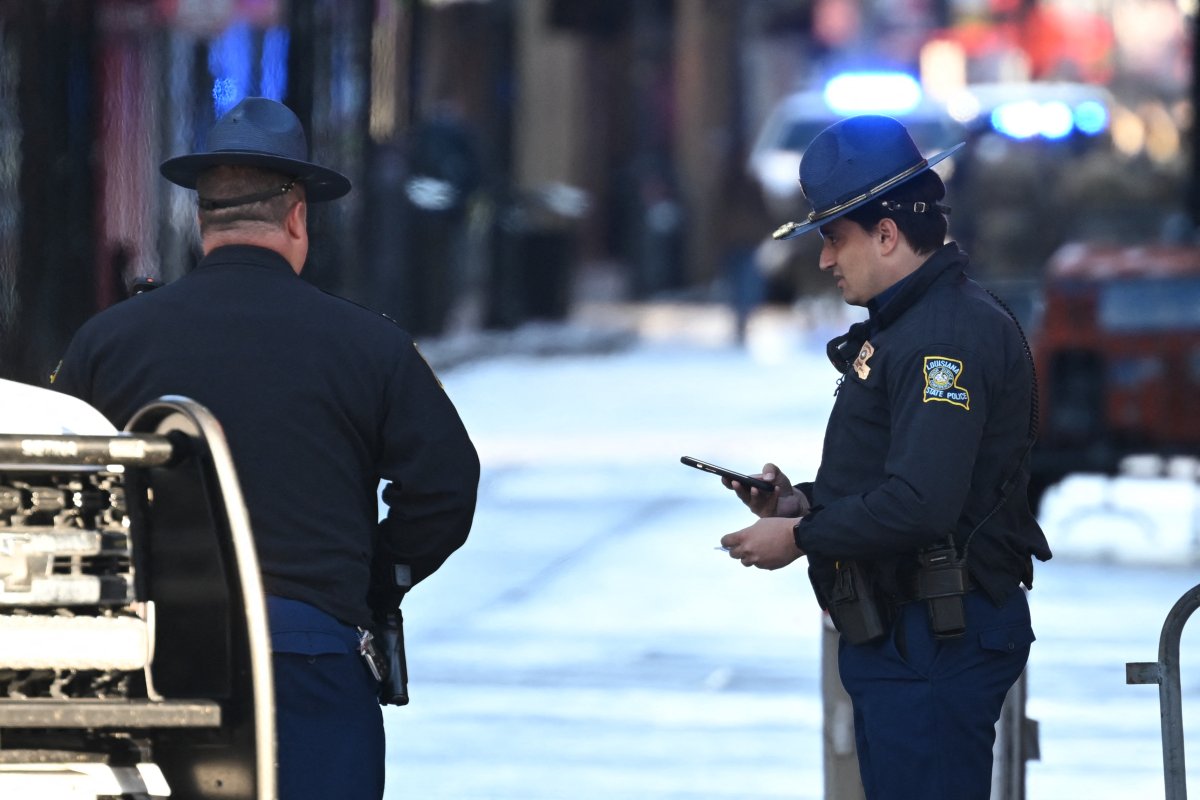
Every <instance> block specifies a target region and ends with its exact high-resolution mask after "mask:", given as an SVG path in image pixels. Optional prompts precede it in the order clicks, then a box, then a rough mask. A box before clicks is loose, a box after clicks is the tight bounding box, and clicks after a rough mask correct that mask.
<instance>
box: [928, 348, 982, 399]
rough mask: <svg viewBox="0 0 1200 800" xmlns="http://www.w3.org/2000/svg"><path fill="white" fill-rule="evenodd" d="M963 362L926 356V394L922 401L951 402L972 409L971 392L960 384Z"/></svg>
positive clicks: (943, 357) (942, 357)
mask: <svg viewBox="0 0 1200 800" xmlns="http://www.w3.org/2000/svg"><path fill="white" fill-rule="evenodd" d="M962 371H963V363H962V362H961V361H959V360H958V359H956V358H946V357H945V356H925V394H924V396H923V397H922V398H921V400H922V402H925V403H932V402H935V401H936V402H940V403H949V404H950V405H954V406H959V407H960V408H965V409H966V410H967V411H970V410H971V393H970V392H968V391H967V390H966V389H964V388H962V387H961V386H959V385H958V376H959V375H961V374H962Z"/></svg>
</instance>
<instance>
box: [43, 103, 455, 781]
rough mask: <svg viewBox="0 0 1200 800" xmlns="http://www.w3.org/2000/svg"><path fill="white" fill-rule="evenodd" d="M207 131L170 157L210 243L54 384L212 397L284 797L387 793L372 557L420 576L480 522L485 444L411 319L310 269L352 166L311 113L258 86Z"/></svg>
mask: <svg viewBox="0 0 1200 800" xmlns="http://www.w3.org/2000/svg"><path fill="white" fill-rule="evenodd" d="M208 145H209V149H208V151H207V152H202V153H195V154H191V155H184V156H179V157H176V158H172V159H169V160H167V161H166V162H164V163H163V164H162V166H161V171H162V174H163V175H164V176H165V177H166V178H167V179H168V180H170V181H171V182H173V183H176V184H178V185H180V186H184V187H186V188H189V189H196V190H197V192H198V195H199V200H198V204H199V214H198V217H199V224H200V233H201V240H202V249H203V253H204V257H203V259H202V260H201V261H200V263H199V264H198V265H197V267H196V268H195V269H194V270H193V271H191V272H190V273H188V274H187V275H185V276H184V277H182V278H180V279H179V280H177V281H174V282H173V283H171V284H168V285H166V286H162V287H160V288H156V289H154V290H153V291H149V292H145V293H143V294H140V295H137V296H134V297H132V298H130V299H128V300H125V301H124V302H121V303H118V304H117V305H114V306H112V307H111V308H109V309H107V310H105V311H103V312H102V313H100V314H99V315H97V316H95V317H93V318H92V319H91V320H89V321H88V322H87V323H85V324H84V326H83V327H82V328H81V329H80V330H79V332H78V333H77V334H76V335H75V337H74V339H73V340H72V342H71V344H70V345H69V347H68V349H67V352H66V355H65V357H64V358H63V361H62V363H61V365H60V368H59V370H58V371H57V374H56V379H55V382H54V387H55V388H57V389H59V390H61V391H63V392H66V393H69V394H73V395H75V396H77V397H80V398H82V399H83V400H86V401H87V402H89V403H91V404H92V405H94V406H96V407H97V408H98V409H100V410H101V411H102V412H103V413H104V414H105V415H106V416H107V417H108V418H109V419H110V420H112V422H114V423H115V424H116V425H118V426H123V425H125V423H126V422H127V421H128V420H129V419H130V417H131V416H132V415H133V414H134V412H136V411H137V410H138V409H139V408H140V407H142V406H143V405H144V404H146V403H147V402H150V401H152V400H154V399H156V398H158V397H160V396H162V395H171V394H174V395H184V396H187V397H190V398H192V399H194V400H196V401H198V402H199V403H201V404H202V405H204V406H206V407H207V408H208V409H209V410H210V411H212V412H213V413H214V414H215V416H216V418H217V419H218V420H219V421H220V423H221V425H222V427H223V428H224V430H225V433H226V436H227V438H228V440H229V447H230V450H231V451H232V454H233V459H234V463H235V465H236V467H237V471H238V479H239V481H240V483H241V485H242V490H243V494H244V496H245V499H246V505H247V508H248V510H249V514H250V520H251V524H252V527H253V531H254V537H255V544H256V547H257V551H258V558H259V563H260V566H261V569H262V572H263V583H264V586H265V588H266V592H267V595H268V596H267V611H268V615H269V618H270V627H271V637H272V649H273V652H274V677H275V695H276V696H275V700H276V734H277V740H278V779H279V797H280V798H283V800H294V799H295V798H321V799H322V800H327V798H331V797H338V798H379V797H381V796H382V794H383V781H384V732H383V722H382V714H381V712H380V708H379V686H378V683H377V682H376V680H375V679H374V677H372V675H371V673H370V672H369V670H368V667H367V665H366V664H365V662H364V661H363V659H362V658H360V656H359V654H358V649H359V645H360V641H361V640H362V638H363V635H362V631H365V630H367V629H369V628H370V626H371V625H372V609H371V608H370V607H369V603H368V584H369V579H370V570H371V565H372V558H373V556H374V557H376V558H382V559H384V560H386V561H389V562H395V563H399V564H404V565H407V566H408V567H409V568H410V569H411V576H412V582H413V583H416V582H418V581H420V580H422V579H423V578H425V577H428V576H429V575H430V574H432V573H433V572H434V571H435V570H437V569H438V568H439V567H440V566H441V564H442V563H443V562H444V561H445V559H446V558H447V557H448V556H449V555H450V554H451V553H452V552H453V551H454V550H455V549H457V548H458V547H459V546H460V545H461V544H462V543H463V541H464V540H465V539H466V536H467V533H468V530H469V529H470V525H471V520H472V516H473V514H474V508H475V498H476V489H477V485H478V477H479V462H478V459H477V457H476V453H475V449H474V447H473V446H472V444H471V441H470V439H469V438H468V436H467V432H466V430H465V429H464V427H463V424H462V422H461V421H460V419H459V416H458V413H457V412H456V411H455V409H454V406H453V405H452V404H451V402H450V400H449V398H448V397H447V396H446V394H445V392H444V391H443V390H442V387H441V385H440V384H439V382H438V380H437V378H436V377H435V376H434V374H433V372H432V371H431V370H430V368H429V367H428V365H427V364H426V363H425V361H424V360H423V359H422V358H421V356H420V355H419V354H418V352H417V351H416V349H415V347H414V345H413V341H412V339H411V338H410V337H409V335H408V334H407V333H405V332H404V331H403V330H401V329H400V328H399V327H398V326H397V325H395V324H394V323H392V322H391V321H390V320H388V319H387V318H385V317H383V316H381V315H379V314H375V313H372V312H371V311H368V310H366V309H364V308H362V307H360V306H358V305H355V304H353V303H350V302H348V301H346V300H342V299H340V298H337V297H334V296H332V295H329V294H326V293H324V292H322V291H320V290H319V289H317V288H316V287H314V286H312V285H311V284H309V283H308V282H306V281H304V280H302V279H301V278H300V272H301V270H302V268H303V266H304V263H305V260H306V258H307V254H308V244H309V240H308V226H307V212H308V203H310V202H322V201H327V200H333V199H336V198H338V197H341V196H342V195H344V194H346V193H347V192H348V191H350V182H349V180H347V179H346V177H345V176H343V175H341V174H339V173H337V172H335V171H334V170H331V169H328V168H326V167H322V166H319V165H317V164H315V163H312V162H310V161H309V160H308V159H309V155H308V144H307V140H306V137H305V135H304V130H303V128H302V127H301V125H300V121H299V119H297V118H296V115H295V114H293V113H292V112H291V110H289V109H288V108H287V107H286V106H284V105H282V104H280V103H278V102H275V101H273V100H269V99H265V98H256V97H251V98H246V99H245V100H243V101H242V102H241V103H239V104H238V105H237V106H236V107H235V108H233V109H232V110H231V111H230V112H229V113H228V114H226V115H225V116H224V117H222V118H221V119H220V120H219V121H218V122H217V123H216V124H215V125H214V127H213V128H212V130H211V132H210V133H209V137H208ZM381 480H383V481H386V482H388V485H387V486H386V487H385V488H384V490H383V500H384V502H385V503H386V504H387V506H388V507H389V510H388V513H387V516H386V518H385V519H383V520H382V521H379V500H378V496H377V490H378V487H379V484H380V481H381Z"/></svg>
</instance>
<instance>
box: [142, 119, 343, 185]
mask: <svg viewBox="0 0 1200 800" xmlns="http://www.w3.org/2000/svg"><path fill="white" fill-rule="evenodd" d="M224 165H229V166H247V167H261V168H262V169H269V170H274V171H275V172H279V173H282V174H284V175H288V176H290V177H293V178H295V179H296V180H298V181H300V182H301V183H303V184H304V191H305V197H306V198H307V199H308V201H310V202H321V201H323V200H335V199H337V198H339V197H341V196H342V195H344V194H346V193H347V192H349V191H350V179H349V178H347V177H346V176H345V175H342V174H341V173H340V172H337V171H335V170H332V169H329V168H328V167H322V166H320V165H319V164H314V163H313V162H312V161H310V160H309V153H308V139H307V137H305V135H304V127H303V126H302V125H301V124H300V119H299V118H298V117H297V116H296V114H295V113H294V112H293V111H292V110H291V109H290V108H288V107H287V106H285V105H284V104H283V103H280V102H279V101H277V100H271V99H270V98H266V97H247V98H244V99H243V100H242V101H241V102H239V103H238V104H237V105H236V106H234V107H233V108H232V109H230V110H229V112H228V113H226V114H225V115H224V116H223V117H221V118H220V119H219V120H217V122H216V124H214V125H213V126H212V129H211V130H210V131H209V133H208V149H207V150H206V151H204V152H202V153H192V154H191V155H183V156H176V157H174V158H169V159H167V160H166V161H164V162H163V163H162V164H161V165H160V166H159V171H160V172H161V173H162V175H163V177H164V178H166V179H167V180H169V181H170V182H171V183H174V184H176V185H178V186H182V187H184V188H186V189H195V188H196V179H197V178H198V177H199V176H200V173H202V172H204V171H205V170H206V169H209V168H211V167H216V166H224Z"/></svg>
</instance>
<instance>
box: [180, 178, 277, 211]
mask: <svg viewBox="0 0 1200 800" xmlns="http://www.w3.org/2000/svg"><path fill="white" fill-rule="evenodd" d="M298 180H299V178H293V179H292V180H290V181H288V182H287V183H285V184H283V185H282V186H280V187H278V188H275V189H268V190H267V191H265V192H255V193H254V194H244V195H242V196H241V197H228V198H225V199H222V200H210V199H208V198H205V197H201V198H199V200H198V201H197V205H199V206H200V208H202V209H204V210H205V211H216V210H218V209H221V208H234V207H235V206H248V205H250V204H251V203H258V202H261V201H263V200H270V199H271V198H272V197H279V196H281V195H285V194H287V193H288V192H290V191H291V190H292V187H293V186H295V185H296V182H297V181H298Z"/></svg>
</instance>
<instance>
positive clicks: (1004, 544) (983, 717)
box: [721, 115, 1050, 800]
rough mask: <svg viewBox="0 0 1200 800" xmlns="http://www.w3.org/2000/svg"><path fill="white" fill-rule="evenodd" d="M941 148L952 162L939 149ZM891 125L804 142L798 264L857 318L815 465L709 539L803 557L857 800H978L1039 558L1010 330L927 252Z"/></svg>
mask: <svg viewBox="0 0 1200 800" xmlns="http://www.w3.org/2000/svg"><path fill="white" fill-rule="evenodd" d="M958 147H961V145H959V146H958ZM958 147H955V148H952V149H951V150H948V151H946V152H944V153H941V154H939V155H937V156H935V157H933V158H930V159H928V160H926V159H924V158H922V156H921V154H920V152H919V151H918V150H917V148H916V146H915V145H914V144H913V141H912V139H911V138H910V137H909V135H908V132H907V131H906V130H905V129H904V127H903V126H902V125H901V124H900V123H899V122H897V121H896V120H894V119H891V118H889V117H883V116H873V115H868V116H860V117H852V118H850V119H846V120H843V121H841V122H838V123H836V124H834V125H832V126H830V127H829V128H827V129H826V130H824V131H823V132H822V133H820V134H819V135H818V136H817V137H816V138H815V139H814V140H813V142H812V144H811V145H810V147H809V148H808V150H807V151H806V152H805V155H804V158H803V160H802V162H801V165H800V184H801V188H802V189H803V190H804V194H805V196H806V197H807V198H808V200H809V201H810V202H811V204H812V206H813V208H814V211H813V212H812V213H811V214H810V215H809V218H808V220H807V221H806V222H805V223H804V224H798V223H788V224H787V225H785V226H783V228H781V229H780V230H779V231H777V232H776V234H775V235H776V238H791V237H792V236H798V235H800V234H802V233H805V232H807V231H811V230H814V229H818V228H819V230H820V232H821V235H822V237H823V239H824V243H823V247H822V250H821V258H820V267H821V269H822V270H824V271H827V272H829V273H831V274H832V275H833V277H834V278H835V279H836V280H837V285H838V287H839V289H840V290H841V292H842V296H843V298H844V299H845V300H846V302H847V303H850V304H852V305H860V306H866V307H867V309H868V312H869V318H868V319H867V320H865V321H864V322H860V323H857V324H855V325H853V326H851V328H850V330H849V332H848V333H847V334H845V335H843V336H840V337H838V338H837V339H835V340H833V341H832V342H830V344H829V356H830V360H831V361H832V362H833V364H834V366H835V367H836V368H837V369H838V371H839V372H840V373H841V377H840V378H839V380H838V390H837V399H836V401H835V403H834V407H833V411H832V413H831V414H830V418H829V423H828V428H827V430H826V434H825V443H824V448H823V451H822V459H821V466H820V469H819V470H818V471H817V476H816V480H815V481H814V482H813V483H804V484H799V485H796V486H793V485H792V484H791V482H790V481H789V480H788V479H787V477H786V476H785V475H784V474H783V472H782V471H781V470H780V469H778V468H777V467H776V466H775V465H774V464H767V465H766V466H764V468H763V472H762V475H761V476H762V477H763V478H765V479H767V480H768V481H771V482H772V483H773V484H774V485H775V487H776V489H775V491H774V492H770V493H764V492H760V491H759V490H757V489H751V488H750V487H743V486H741V485H739V484H737V483H733V482H729V481H726V485H728V486H730V488H732V489H734V490H735V491H737V493H738V495H739V497H741V498H742V500H743V501H744V502H745V503H747V505H749V507H750V509H751V510H752V511H753V512H754V513H756V514H757V515H758V516H760V517H761V519H760V520H759V521H758V522H756V523H755V524H753V525H751V526H750V527H749V528H746V529H744V530H741V531H737V532H734V533H729V534H726V535H725V536H724V537H722V539H721V543H722V545H723V546H725V547H727V548H729V551H730V555H731V556H732V557H733V558H736V559H738V560H740V561H741V563H742V564H744V565H746V566H757V567H761V568H764V569H777V568H779V567H782V566H785V565H787V564H790V563H791V562H793V561H795V560H796V559H798V558H799V557H800V556H802V555H807V556H808V562H809V575H810V578H811V579H812V583H813V586H814V588H815V590H816V594H817V598H818V600H819V601H820V603H821V605H822V607H824V608H826V609H827V610H828V611H829V612H830V615H831V617H832V618H833V620H834V622H835V624H836V625H837V626H838V629H839V630H840V631H841V642H840V646H839V671H840V673H841V677H842V682H843V684H844V685H845V687H846V690H847V691H848V693H849V694H850V697H851V699H852V701H853V704H854V721H855V734H856V739H857V744H858V757H859V766H860V771H861V775H862V779H863V785H864V788H865V790H866V794H867V797H868V798H870V799H871V800H918V799H919V800H986V798H988V797H989V795H990V778H991V768H992V745H993V741H994V736H995V733H994V725H995V723H996V720H997V719H998V718H999V715H1000V709H1001V706H1002V704H1003V702H1004V697H1005V694H1006V693H1007V691H1008V689H1009V688H1010V687H1011V686H1012V684H1013V683H1014V682H1015V681H1016V679H1017V678H1018V677H1019V676H1020V674H1021V671H1022V670H1023V669H1024V666H1025V663H1026V661H1027V659H1028V655H1029V647H1030V644H1031V643H1032V642H1033V639H1034V636H1033V630H1032V628H1031V625H1030V619H1029V607H1028V604H1027V602H1026V597H1025V590H1024V589H1022V588H1021V584H1024V585H1025V586H1026V587H1029V586H1031V584H1032V580H1033V563H1032V559H1033V558H1037V559H1039V560H1042V561H1044V560H1046V559H1048V558H1049V557H1050V549H1049V547H1048V545H1047V543H1046V539H1045V536H1044V535H1043V534H1042V531H1041V529H1040V527H1039V526H1038V523H1037V521H1036V519H1035V518H1034V516H1033V513H1032V512H1031V510H1030V507H1029V502H1028V497H1027V491H1026V490H1027V484H1028V480H1029V448H1030V445H1031V444H1032V441H1033V437H1034V435H1035V431H1036V402H1035V397H1036V395H1035V394H1034V393H1035V392H1036V387H1035V385H1034V377H1033V366H1032V360H1031V358H1030V354H1029V351H1028V347H1027V345H1026V342H1025V339H1024V336H1023V335H1022V333H1021V331H1020V328H1019V326H1018V325H1017V323H1016V321H1015V320H1014V319H1013V318H1012V316H1011V315H1010V314H1009V313H1008V312H1007V310H1006V309H1005V308H1004V307H1003V305H1002V304H1001V303H1000V302H999V301H998V300H996V299H994V298H993V297H992V296H991V295H990V294H989V293H988V292H987V291H986V290H984V289H983V288H981V287H980V286H979V285H978V284H976V283H975V282H974V281H972V280H971V279H970V278H968V277H967V276H966V274H965V270H966V267H967V257H966V255H965V254H964V253H963V252H962V251H961V250H959V248H958V246H957V245H956V244H954V243H949V244H944V242H945V238H946V231H947V223H946V213H947V211H948V209H946V208H945V207H944V206H942V205H941V200H942V199H943V197H944V196H945V187H944V186H943V184H942V181H941V179H940V178H939V177H938V176H937V174H936V173H934V172H932V171H931V170H930V167H932V166H933V165H934V164H936V163H937V162H939V161H941V160H942V159H943V158H945V157H947V156H948V155H950V154H951V153H953V152H954V151H955V150H957V149H958Z"/></svg>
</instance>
